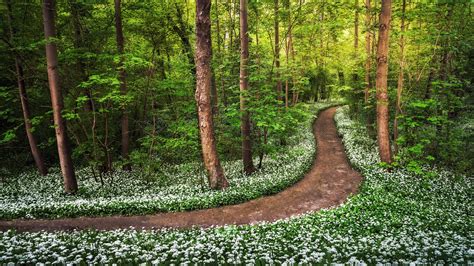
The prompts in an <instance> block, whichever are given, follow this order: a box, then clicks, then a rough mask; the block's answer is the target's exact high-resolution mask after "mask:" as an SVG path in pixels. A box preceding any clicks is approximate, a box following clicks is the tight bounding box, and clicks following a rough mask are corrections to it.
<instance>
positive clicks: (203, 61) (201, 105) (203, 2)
mask: <svg viewBox="0 0 474 266" xmlns="http://www.w3.org/2000/svg"><path fill="white" fill-rule="evenodd" d="M210 10H211V0H197V1H196V59H195V62H196V94H195V97H196V103H197V109H198V120H199V133H200V136H201V147H202V157H203V161H204V166H205V167H206V170H207V176H208V180H209V186H210V187H211V188H212V189H224V188H226V187H227V186H228V185H229V184H228V183H227V180H226V178H225V176H224V170H223V169H222V167H221V164H220V161H219V157H218V156H217V149H216V141H215V138H214V126H213V121H212V106H211V65H210V63H211V45H212V42H211V18H210Z"/></svg>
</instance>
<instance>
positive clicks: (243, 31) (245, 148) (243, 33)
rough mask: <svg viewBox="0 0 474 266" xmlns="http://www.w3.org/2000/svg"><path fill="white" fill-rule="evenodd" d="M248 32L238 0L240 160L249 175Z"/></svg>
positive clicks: (242, 0) (242, 4)
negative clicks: (247, 106) (247, 107)
mask: <svg viewBox="0 0 474 266" xmlns="http://www.w3.org/2000/svg"><path fill="white" fill-rule="evenodd" d="M248 60H249V34H248V23H247V0H240V113H241V121H240V131H241V134H242V160H243V162H244V172H245V173H246V174H247V175H250V174H251V173H253V172H254V171H255V166H254V165H253V159H252V139H251V130H250V114H249V112H248V110H247V109H246V98H247V93H248V86H249V81H248V69H247V67H248Z"/></svg>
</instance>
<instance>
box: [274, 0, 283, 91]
mask: <svg viewBox="0 0 474 266" xmlns="http://www.w3.org/2000/svg"><path fill="white" fill-rule="evenodd" d="M274 1H275V2H274V15H273V16H274V20H275V21H274V28H275V51H274V60H275V78H276V80H277V99H278V100H281V92H282V84H281V80H280V72H279V71H280V25H279V24H280V18H279V4H278V0H274Z"/></svg>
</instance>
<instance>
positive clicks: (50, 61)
mask: <svg viewBox="0 0 474 266" xmlns="http://www.w3.org/2000/svg"><path fill="white" fill-rule="evenodd" d="M54 8H55V3H54V0H44V1H43V25H44V37H45V39H46V61H47V65H48V81H49V90H50V93H51V104H52V107H53V117H54V128H55V131H56V143H57V146H58V154H59V163H60V166H61V172H62V174H63V177H64V190H65V191H66V192H67V193H75V192H76V191H77V181H76V176H75V173H74V166H73V164H72V158H71V148H70V146H69V143H68V138H67V129H66V121H64V119H63V117H62V115H61V112H62V110H63V107H64V103H63V95H62V92H61V88H60V87H59V74H58V51H57V48H56V44H55V43H54V39H55V37H56V26H55V22H54V11H55V10H54Z"/></svg>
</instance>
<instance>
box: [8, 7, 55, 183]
mask: <svg viewBox="0 0 474 266" xmlns="http://www.w3.org/2000/svg"><path fill="white" fill-rule="evenodd" d="M6 5H7V11H8V18H7V19H8V29H9V33H10V43H11V44H14V43H15V37H14V36H15V30H14V29H13V10H12V4H11V0H6ZM15 71H16V79H17V83H18V92H19V93H20V102H21V108H22V111H23V120H24V122H25V130H26V137H27V138H28V143H29V144H30V149H31V155H32V156H33V159H34V161H35V164H36V167H37V168H38V172H39V173H40V174H41V175H47V174H48V169H47V168H46V166H45V164H44V159H43V155H42V154H41V151H40V149H39V148H38V144H37V141H36V138H35V136H34V135H33V125H32V124H31V112H30V104H29V101H28V94H27V92H26V85H25V77H24V74H23V67H22V65H21V61H20V58H19V56H18V55H17V54H16V53H15Z"/></svg>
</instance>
